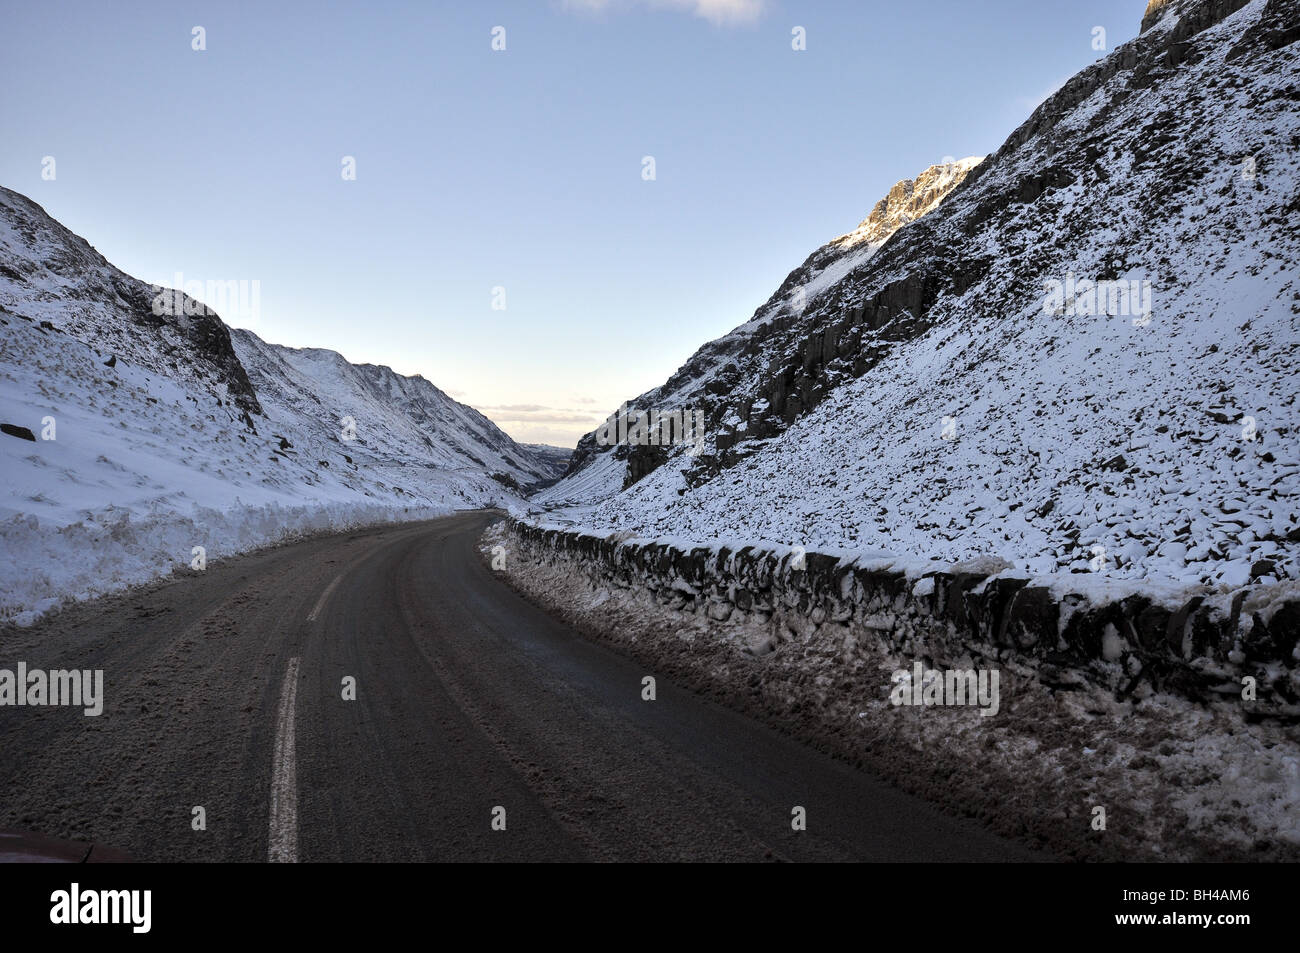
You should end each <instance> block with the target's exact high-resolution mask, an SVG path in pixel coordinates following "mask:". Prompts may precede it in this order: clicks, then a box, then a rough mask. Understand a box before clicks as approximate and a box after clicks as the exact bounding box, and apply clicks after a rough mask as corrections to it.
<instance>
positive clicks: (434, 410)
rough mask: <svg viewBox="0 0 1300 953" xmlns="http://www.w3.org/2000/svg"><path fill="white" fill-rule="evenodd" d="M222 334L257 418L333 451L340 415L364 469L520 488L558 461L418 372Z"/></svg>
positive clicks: (557, 468) (561, 462)
mask: <svg viewBox="0 0 1300 953" xmlns="http://www.w3.org/2000/svg"><path fill="white" fill-rule="evenodd" d="M231 340H232V343H233V344H234V348H235V353H236V355H237V356H238V358H239V361H240V363H241V364H242V365H243V367H244V368H245V370H246V371H247V373H248V377H249V380H250V381H251V383H252V385H253V390H254V392H255V393H256V394H257V396H258V399H259V401H260V402H261V404H262V408H263V413H264V415H265V416H266V418H267V420H268V421H269V422H271V423H272V424H274V426H275V429H276V430H278V431H281V432H287V433H292V434H294V435H296V436H295V440H297V441H305V440H312V441H313V442H314V445H316V446H319V447H322V448H328V447H330V446H334V447H335V448H336V449H337V447H338V446H339V445H341V443H342V441H341V440H340V438H339V433H340V429H341V425H340V421H341V420H342V419H343V418H344V417H350V418H351V419H352V420H353V421H354V422H355V425H356V437H355V440H353V441H351V442H350V444H349V447H348V448H347V449H348V453H349V455H350V456H353V457H354V458H356V459H357V460H359V461H360V460H365V461H367V462H368V463H370V464H371V465H372V466H374V467H421V468H426V469H438V470H466V471H474V470H477V471H485V472H487V473H497V474H501V475H502V476H504V477H507V478H509V482H510V484H513V485H515V486H518V487H525V486H529V485H531V484H534V483H540V482H543V481H546V480H551V479H554V478H555V477H556V476H557V475H558V474H559V473H562V472H563V470H564V466H565V464H566V463H567V457H566V458H565V459H558V458H557V457H556V455H555V454H553V453H549V452H547V451H543V450H539V449H537V448H534V447H531V446H528V445H525V444H517V443H515V442H514V441H513V440H511V439H510V437H508V436H506V434H505V433H503V432H502V431H501V430H500V428H498V427H497V425H496V424H494V423H492V421H490V420H488V419H487V418H486V417H484V416H483V415H482V414H481V413H479V412H478V411H477V410H475V409H474V408H472V407H467V406H466V405H464V404H461V403H458V402H457V401H455V400H452V399H451V398H450V397H448V396H447V395H446V394H444V393H443V392H442V391H440V390H439V389H438V388H437V387H435V386H434V385H433V384H431V383H429V382H428V381H427V380H425V379H424V378H423V377H419V376H416V377H405V376H403V375H401V374H397V373H395V372H394V371H393V370H391V369H390V368H387V367H377V366H376V365H374V364H352V363H349V362H348V361H347V360H346V359H345V358H344V357H343V356H342V355H341V354H339V353H337V352H335V351H329V350H323V349H321V348H289V347H282V346H280V345H278V344H268V343H266V342H265V341H263V340H262V339H261V338H259V337H258V336H257V335H256V334H254V333H253V332H251V331H247V330H243V329H235V330H233V331H231Z"/></svg>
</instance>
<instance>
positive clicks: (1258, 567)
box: [1250, 559, 1277, 579]
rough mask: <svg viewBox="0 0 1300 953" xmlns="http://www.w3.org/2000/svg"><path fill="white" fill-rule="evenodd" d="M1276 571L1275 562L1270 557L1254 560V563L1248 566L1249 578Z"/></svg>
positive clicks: (1271, 573) (1269, 574) (1267, 574)
mask: <svg viewBox="0 0 1300 953" xmlns="http://www.w3.org/2000/svg"><path fill="white" fill-rule="evenodd" d="M1276 571H1277V564H1276V563H1275V562H1273V560H1271V559H1260V560H1256V562H1255V564H1254V565H1253V566H1251V567H1250V578H1251V579H1258V578H1259V577H1260V576H1271V575H1273V574H1274V573H1275V572H1276Z"/></svg>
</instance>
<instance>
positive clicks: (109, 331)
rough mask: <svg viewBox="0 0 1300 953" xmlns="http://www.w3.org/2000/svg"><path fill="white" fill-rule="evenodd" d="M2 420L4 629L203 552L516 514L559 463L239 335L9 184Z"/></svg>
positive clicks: (443, 404)
mask: <svg viewBox="0 0 1300 953" xmlns="http://www.w3.org/2000/svg"><path fill="white" fill-rule="evenodd" d="M163 294H166V295H167V296H166V297H163V298H160V295H163ZM159 301H162V302H163V306H162V307H157V306H156V305H157V304H158V302H159ZM344 417H347V418H350V425H345V421H344V420H343V418H344ZM0 422H2V423H4V424H5V432H4V433H3V434H0V472H2V473H3V476H4V489H3V493H2V495H0V565H2V566H3V568H2V569H0V593H3V596H2V598H0V619H10V620H16V621H18V622H28V621H30V620H31V619H33V618H35V616H36V615H37V614H39V613H40V612H43V611H45V610H48V609H50V608H52V607H54V606H56V605H58V604H59V602H60V601H61V600H62V599H64V598H66V597H69V596H74V597H86V596H90V595H94V594H98V593H102V592H107V591H110V590H112V589H116V588H119V587H121V586H123V585H127V584H130V583H135V582H142V581H145V580H147V579H150V578H153V577H154V576H157V575H160V574H164V573H167V572H170V571H172V570H174V569H177V568H184V567H188V566H189V565H190V564H191V562H192V561H193V560H194V559H195V558H197V557H196V556H195V547H202V549H203V552H204V557H205V558H215V557H218V556H222V555H229V554H231V553H235V552H241V551H244V550H247V549H249V548H252V547H256V546H260V545H265V544H267V543H272V542H275V541H277V540H280V539H283V538H286V537H290V536H294V535H297V534H301V533H306V532H311V531H315V530H324V529H338V528H345V527H351V526H356V525H360V524H363V523H373V522H380V521H389V520H400V519H416V518H421V517H427V516H433V515H438V514H441V513H446V512H449V511H451V510H452V509H456V508H465V507H481V506H490V505H502V506H518V505H520V504H521V502H522V500H521V498H520V496H519V492H520V490H521V488H523V487H526V486H528V485H531V484H535V483H545V482H547V481H549V480H552V479H554V478H555V477H556V476H558V475H559V474H560V473H561V472H562V471H563V469H564V465H565V463H566V462H567V461H566V459H565V458H563V457H561V456H557V454H556V453H555V452H553V450H550V449H545V450H543V449H538V448H535V447H527V446H521V445H519V444H516V443H515V442H514V441H513V440H511V439H510V438H509V437H508V436H507V435H506V434H504V433H503V432H502V431H501V430H499V429H498V428H497V427H496V425H494V424H493V423H492V422H491V421H489V420H488V419H487V418H486V417H484V416H483V415H482V414H480V413H479V412H478V411H476V410H474V409H472V408H470V407H466V406H464V405H463V404H459V403H457V402H456V401H454V400H452V399H451V398H450V397H448V396H447V395H446V394H444V393H443V392H442V391H440V390H439V389H438V388H437V387H435V386H434V385H433V384H431V383H429V382H428V381H426V380H424V379H423V378H420V377H404V376H402V375H399V374H396V373H394V372H393V371H392V370H390V369H389V368H386V367H376V366H373V365H367V364H363V365H354V364H350V363H349V362H348V361H346V360H345V359H344V358H343V357H342V356H340V355H339V354H336V353H335V352H333V351H325V350H317V349H304V350H295V349H292V348H286V347H279V346H277V345H272V344H267V343H266V342H264V341H262V340H261V339H260V338H258V337H257V336H256V335H254V334H253V333H251V332H249V331H243V330H236V331H231V330H230V329H229V328H227V327H226V325H225V324H224V323H223V322H222V320H221V318H220V317H219V316H218V315H217V314H216V313H215V312H214V311H212V310H211V309H209V308H207V307H205V306H204V305H202V304H200V303H199V302H197V301H195V300H194V299H193V298H190V297H189V296H188V295H184V294H180V295H175V296H172V295H170V293H165V292H164V291H163V289H159V288H156V287H154V286H152V285H149V284H147V283H145V282H143V281H140V280H138V279H136V278H133V277H131V276H129V275H126V274H124V273H123V272H122V271H120V270H119V269H117V268H115V267H114V266H113V265H111V264H109V262H108V261H106V260H105V258H104V257H103V256H102V255H101V254H99V253H98V252H97V251H95V250H94V249H93V248H92V247H91V246H90V245H89V244H87V243H86V241H85V240H84V239H82V238H79V237H78V236H76V235H74V234H73V233H72V232H70V231H69V230H68V229H67V228H65V227H64V226H62V225H60V224H59V223H58V222H56V221H55V220H54V219H52V218H51V217H50V216H49V215H48V214H46V212H45V211H44V210H43V209H42V208H41V207H40V206H39V205H37V204H36V203H35V202H32V201H31V200H30V199H28V198H26V197H24V196H22V195H19V194H18V193H16V192H13V191H10V190H8V189H4V188H0Z"/></svg>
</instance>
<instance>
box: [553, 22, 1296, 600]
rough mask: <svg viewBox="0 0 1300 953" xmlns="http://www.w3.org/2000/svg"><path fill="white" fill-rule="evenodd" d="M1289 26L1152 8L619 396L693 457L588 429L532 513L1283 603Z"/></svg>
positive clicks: (1292, 371) (1291, 555) (1288, 496)
mask: <svg viewBox="0 0 1300 953" xmlns="http://www.w3.org/2000/svg"><path fill="white" fill-rule="evenodd" d="M1297 23H1300V9H1298V4H1297V0H1253V2H1245V0H1167V2H1164V3H1158V2H1156V3H1152V4H1151V5H1150V8H1149V9H1148V12H1147V15H1146V17H1145V18H1144V21H1143V30H1142V32H1141V33H1140V34H1139V36H1137V37H1136V38H1135V39H1133V40H1132V41H1130V42H1128V43H1125V44H1123V45H1121V46H1120V47H1118V48H1117V49H1115V50H1114V51H1112V52H1111V53H1109V55H1107V56H1105V57H1104V58H1102V59H1099V60H1098V61H1097V62H1096V63H1094V64H1093V65H1091V66H1089V67H1087V68H1086V69H1084V70H1083V71H1082V72H1080V73H1079V74H1078V75H1076V76H1074V77H1073V78H1071V79H1070V80H1069V81H1068V82H1066V83H1065V84H1064V85H1063V86H1062V87H1061V88H1060V89H1059V90H1058V91H1057V92H1056V93H1055V94H1053V95H1052V96H1051V97H1049V98H1048V99H1047V100H1046V101H1045V102H1043V103H1042V105H1040V106H1039V107H1038V108H1037V109H1036V110H1035V111H1034V112H1033V114H1032V115H1031V116H1030V117H1029V118H1028V119H1027V120H1026V121H1025V122H1024V123H1023V124H1022V125H1021V126H1020V127H1019V128H1018V129H1016V130H1015V131H1014V132H1012V133H1011V135H1010V136H1009V137H1008V139H1007V141H1006V142H1005V143H1004V144H1003V145H1002V146H1001V147H1000V148H999V149H998V150H997V152H996V153H994V154H993V155H992V156H989V157H987V158H986V159H985V160H984V161H982V162H980V163H979V164H978V165H975V166H974V167H973V168H971V169H969V171H967V173H966V174H965V177H964V179H963V180H962V181H960V183H958V184H956V185H955V187H953V188H951V190H950V191H948V192H947V193H946V195H945V196H943V197H942V201H940V202H939V203H938V204H937V205H933V207H931V208H930V209H929V210H928V211H927V212H926V213H925V214H924V215H923V216H921V217H919V218H915V219H914V220H912V221H910V222H908V223H907V224H906V225H905V226H903V227H898V228H896V229H894V230H893V231H892V233H891V234H889V235H888V236H887V237H885V238H884V240H883V244H881V245H880V246H879V247H878V248H876V249H875V250H874V251H872V252H871V253H870V254H868V255H865V256H864V258H863V259H861V260H859V259H857V258H856V257H853V256H854V253H852V252H844V251H842V250H841V248H840V247H839V246H837V245H836V244H835V243H832V244H831V245H830V246H827V247H826V248H824V249H819V250H818V252H815V253H814V254H813V255H812V256H811V257H810V258H809V259H808V261H807V262H805V263H804V265H803V266H801V268H799V269H796V270H795V271H794V272H792V273H791V275H790V276H789V277H788V278H787V279H786V281H785V282H784V283H783V284H782V285H781V287H780V288H779V289H778V291H777V292H776V294H775V295H773V297H772V299H771V300H770V301H769V302H768V303H767V304H766V305H764V307H763V308H761V309H760V310H759V311H758V312H757V313H756V314H755V317H754V319H752V320H751V321H750V322H748V323H747V324H745V325H743V326H741V327H740V328H738V329H736V330H735V331H733V332H732V333H731V334H729V335H727V336H725V337H723V338H721V339H719V340H717V341H714V342H711V343H710V344H707V345H705V346H704V347H703V348H701V349H700V351H699V352H697V354H696V355H695V356H694V357H692V358H691V360H690V361H688V362H687V364H686V365H685V366H684V367H683V368H682V369H680V370H679V371H678V372H677V373H676V374H674V375H673V376H672V377H671V378H670V379H669V380H668V381H667V382H666V383H665V384H664V385H662V386H661V387H659V388H657V389H655V390H652V391H650V392H648V393H647V394H644V395H642V396H641V397H640V398H638V399H637V400H636V401H633V402H631V406H632V407H635V408H661V409H671V408H673V407H693V408H697V409H699V410H700V411H701V412H702V413H703V415H704V418H705V421H706V426H705V431H706V438H705V440H704V444H703V447H702V449H701V451H700V452H698V453H695V454H692V453H691V452H690V451H691V449H692V448H688V447H686V446H674V447H669V448H664V447H654V446H635V447H628V446H618V447H616V448H614V449H612V450H610V449H606V448H604V447H600V446H598V445H597V444H596V442H595V440H594V437H593V435H588V436H587V437H585V438H584V439H583V440H582V441H581V442H580V443H579V448H578V452H577V453H576V454H575V458H574V462H573V464H572V465H571V469H570V472H569V473H568V474H567V475H566V477H565V478H564V479H563V480H561V481H560V483H558V484H557V485H556V486H554V487H552V488H550V489H548V490H546V491H544V492H543V493H542V494H540V495H539V496H538V497H536V498H535V501H537V502H542V503H544V504H547V505H551V506H555V505H558V504H571V505H574V506H576V507H579V509H577V510H575V512H574V513H573V514H572V516H573V518H575V519H581V520H582V521H583V522H586V523H588V524H590V525H592V526H594V527H598V528H601V529H605V530H609V531H615V530H617V531H620V532H630V533H636V534H641V535H665V534H668V535H675V536H680V537H684V538H687V539H694V540H711V539H719V538H730V539H739V540H750V539H753V540H760V539H761V540H770V541H776V542H782V543H786V544H796V543H797V544H801V545H805V546H807V547H809V548H812V547H815V546H816V547H823V548H825V547H848V548H873V549H881V550H886V551H890V552H895V553H900V554H907V555H911V556H918V557H921V558H929V559H935V560H942V561H947V562H958V561H963V560H969V559H975V558H981V557H995V558H999V559H1001V560H1003V561H1005V563H1007V564H1009V565H1012V566H1014V567H1015V568H1016V569H1017V570H1028V571H1030V572H1033V573H1044V574H1052V573H1087V572H1093V571H1096V570H1104V571H1105V573H1106V575H1107V577H1108V578H1112V579H1115V578H1117V579H1120V580H1131V581H1140V582H1141V584H1142V585H1144V586H1146V587H1148V588H1154V587H1158V586H1160V585H1163V584H1169V585H1171V586H1181V585H1189V584H1209V585H1214V586H1228V587H1231V586H1238V585H1243V584H1247V583H1252V582H1253V583H1256V584H1269V583H1276V582H1284V581H1293V580H1295V579H1296V577H1297V575H1298V574H1300V565H1298V564H1297V559H1296V555H1297V553H1296V550H1297V545H1296V544H1297V543H1300V516H1297V514H1298V513H1300V452H1298V451H1297V441H1296V437H1297V434H1298V433H1300V408H1297V405H1296V389H1295V383H1294V382H1295V380H1296V379H1297V372H1300V347H1297V344H1300V331H1298V324H1297V322H1298V320H1300V319H1298V318H1297V315H1298V314H1300V304H1298V303H1297V302H1300V287H1298V286H1297V284H1296V280H1297V279H1296V272H1295V264H1294V263H1295V262H1296V261H1298V260H1300V240H1298V238H1300V236H1298V229H1297V222H1300V191H1298V186H1300V161H1298V156H1300V68H1298V66H1300V63H1298V62H1297V60H1298V59H1300V45H1297V42H1296V41H1297V39H1298V38H1300V36H1298V35H1297V26H1296V25H1297ZM913 191H915V189H913ZM891 195H892V193H891ZM868 247H869V246H868ZM800 289H802V290H803V295H802V307H796V306H792V303H793V302H795V301H796V299H798V298H799V297H800V296H799V291H800ZM1073 578H1076V579H1077V577H1073ZM1288 584H1291V583H1288Z"/></svg>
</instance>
